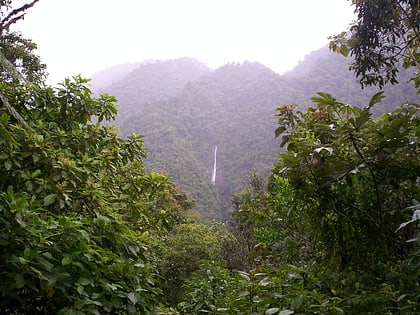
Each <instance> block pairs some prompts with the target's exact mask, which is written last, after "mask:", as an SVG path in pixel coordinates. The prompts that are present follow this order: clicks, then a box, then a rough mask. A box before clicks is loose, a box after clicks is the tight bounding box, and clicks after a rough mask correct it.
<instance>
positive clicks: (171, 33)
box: [14, 0, 354, 83]
mask: <svg viewBox="0 0 420 315" xmlns="http://www.w3.org/2000/svg"><path fill="white" fill-rule="evenodd" d="M350 3H351V1H348V0H317V1H315V0H147V1H146V0H118V1H117V0H40V1H39V2H38V3H37V4H36V5H35V6H34V7H33V8H32V9H30V10H29V11H28V12H27V15H26V17H25V20H24V21H23V22H19V23H18V24H16V26H15V28H14V29H15V30H17V29H19V30H20V31H22V33H23V34H24V35H25V37H27V38H31V39H33V40H34V41H35V42H36V43H37V44H38V53H39V55H40V56H41V58H42V60H43V62H44V63H46V64H47V67H48V72H49V73H50V82H51V83H56V82H57V81H60V80H62V79H63V78H64V77H68V76H71V75H74V74H82V75H84V76H90V75H92V74H93V73H95V72H97V71H99V70H101V69H105V68H108V67H110V66H112V65H116V64H120V63H125V62H136V61H142V60H144V59H173V58H180V57H185V56H187V57H193V58H195V59H197V60H199V61H201V62H203V63H205V64H207V65H208V66H210V67H212V68H217V67H219V66H221V65H223V64H226V63H228V62H235V61H243V60H249V61H258V62H260V63H262V64H264V65H266V66H267V67H269V68H271V69H273V70H274V71H276V72H278V73H280V74H281V73H283V72H284V71H287V70H290V69H292V68H293V67H294V66H295V65H296V64H297V63H298V62H299V60H302V59H303V57H304V56H305V55H307V54H309V53H310V52H311V51H313V50H316V49H318V48H320V47H322V46H323V45H325V44H327V43H328V39H327V38H328V36H330V35H333V34H337V33H340V32H341V31H344V30H346V29H347V27H348V25H349V23H350V22H351V21H352V20H353V19H354V13H353V7H352V6H351V4H350Z"/></svg>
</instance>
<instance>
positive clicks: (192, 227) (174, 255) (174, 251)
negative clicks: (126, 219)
mask: <svg viewBox="0 0 420 315" xmlns="http://www.w3.org/2000/svg"><path fill="white" fill-rule="evenodd" d="M229 238H230V235H229V233H228V232H227V230H226V228H225V227H224V226H223V225H222V224H221V223H213V224H210V225H209V224H203V223H182V224H179V225H177V226H176V227H175V228H174V229H173V231H172V232H171V233H170V234H169V235H168V236H167V238H166V239H165V240H164V244H163V246H161V248H160V250H159V254H158V256H159V259H158V263H157V265H158V270H159V274H160V275H161V276H162V277H163V279H162V281H161V284H160V285H159V286H160V287H161V288H162V290H163V293H164V296H165V299H166V302H167V303H169V305H172V306H175V305H176V304H177V303H178V302H180V301H181V300H182V298H183V289H182V287H183V285H184V282H185V280H186V279H188V278H189V277H190V276H191V275H192V273H193V272H194V271H196V270H197V269H198V268H199V266H200V263H201V262H202V261H204V260H209V259H211V258H214V259H220V256H221V254H222V247H223V244H224V242H226V241H227V240H229Z"/></svg>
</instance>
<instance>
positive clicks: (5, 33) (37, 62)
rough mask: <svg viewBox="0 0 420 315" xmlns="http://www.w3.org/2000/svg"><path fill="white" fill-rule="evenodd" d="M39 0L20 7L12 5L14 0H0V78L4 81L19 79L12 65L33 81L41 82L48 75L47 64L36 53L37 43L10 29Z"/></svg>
mask: <svg viewBox="0 0 420 315" xmlns="http://www.w3.org/2000/svg"><path fill="white" fill-rule="evenodd" d="M38 1H39V0H34V1H30V2H28V3H26V4H24V5H21V6H20V7H18V8H13V7H12V1H7V0H6V1H0V61H1V62H0V78H1V79H2V80H3V81H11V80H14V81H16V80H19V77H17V76H16V75H13V70H12V71H11V69H10V68H11V67H10V65H12V66H13V67H15V68H16V69H18V70H19V72H20V73H21V75H23V77H24V78H26V79H27V80H29V81H32V82H37V83H41V82H42V80H43V79H44V78H45V76H46V73H45V69H46V65H45V64H43V63H42V62H41V59H40V58H39V56H38V55H36V54H35V50H36V48H37V45H36V44H35V43H33V42H32V41H31V40H30V39H26V38H24V37H23V36H22V35H21V34H19V33H17V32H12V31H10V27H11V26H12V25H13V24H15V23H16V22H18V21H19V20H21V19H23V18H24V16H25V14H26V10H28V9H29V8H31V7H33V6H34V5H35V4H36V3H37V2H38Z"/></svg>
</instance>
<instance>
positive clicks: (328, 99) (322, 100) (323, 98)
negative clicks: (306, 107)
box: [311, 92, 336, 105]
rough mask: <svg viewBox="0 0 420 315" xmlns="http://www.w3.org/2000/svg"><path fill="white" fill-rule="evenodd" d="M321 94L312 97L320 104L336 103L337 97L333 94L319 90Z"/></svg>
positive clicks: (313, 100) (312, 99)
mask: <svg viewBox="0 0 420 315" xmlns="http://www.w3.org/2000/svg"><path fill="white" fill-rule="evenodd" d="M317 94H318V95H319V96H314V97H312V98H311V101H312V102H314V103H318V104H319V105H334V104H336V99H335V98H334V97H332V95H331V94H328V93H325V92H318V93H317Z"/></svg>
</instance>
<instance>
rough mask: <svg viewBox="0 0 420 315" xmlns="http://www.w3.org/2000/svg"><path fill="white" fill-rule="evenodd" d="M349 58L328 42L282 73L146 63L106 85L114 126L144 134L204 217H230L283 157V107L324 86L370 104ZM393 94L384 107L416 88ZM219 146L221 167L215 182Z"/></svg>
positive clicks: (245, 66)
mask: <svg viewBox="0 0 420 315" xmlns="http://www.w3.org/2000/svg"><path fill="white" fill-rule="evenodd" d="M349 62H350V61H349V60H348V59H346V58H344V57H342V56H340V55H337V54H334V53H331V52H330V51H329V50H328V48H327V47H324V49H322V50H319V51H316V52H313V53H312V54H310V55H308V56H307V58H305V60H303V61H302V62H301V63H300V64H298V65H297V66H296V71H295V72H293V71H291V72H288V73H286V74H284V75H279V74H277V73H276V72H274V71H273V70H271V69H270V68H268V67H266V66H264V65H262V64H260V63H258V62H250V61H244V62H241V63H228V64H226V65H224V66H222V67H219V68H217V69H215V70H212V69H210V68H208V67H207V66H205V65H204V64H203V63H200V62H199V61H197V60H195V59H192V58H182V59H174V60H169V61H161V62H158V63H150V64H148V65H141V64H140V65H139V66H138V67H137V68H136V69H133V70H132V71H131V72H129V73H127V74H126V76H125V77H123V78H122V79H121V80H120V81H118V82H113V83H112V84H110V85H109V86H108V87H107V88H106V87H105V88H104V89H106V92H107V93H109V94H113V95H115V96H116V97H117V99H118V102H119V106H120V108H119V114H118V116H117V119H116V121H115V124H116V126H117V127H119V128H120V129H121V131H122V133H123V135H128V134H130V133H132V132H135V133H138V134H142V135H144V142H145V146H146V147H147V148H148V151H147V153H148V158H147V159H146V167H147V168H148V169H149V170H155V171H160V172H163V173H165V174H168V175H169V176H170V177H171V178H172V179H173V180H174V182H175V183H176V184H177V185H179V186H180V188H181V189H183V190H185V191H186V192H188V193H189V195H190V196H191V197H192V199H194V200H196V207H195V209H196V210H197V212H199V213H200V214H202V215H203V216H204V217H206V218H210V219H211V218H220V217H222V218H223V217H226V215H227V212H228V209H229V207H230V199H231V197H232V194H234V193H238V192H240V191H241V190H243V189H244V188H246V186H247V181H248V177H249V176H250V175H251V174H252V173H253V172H258V173H260V174H261V176H263V177H266V176H268V174H269V172H270V170H271V169H272V164H273V163H274V162H275V161H276V159H277V156H278V154H279V152H280V148H279V142H280V141H279V139H276V138H275V137H274V130H275V129H276V127H277V118H276V116H275V115H276V108H277V107H278V106H279V105H281V104H290V103H298V104H301V105H302V106H301V107H300V108H301V109H304V108H306V107H307V106H310V105H311V102H310V98H311V97H312V96H314V95H315V94H316V92H318V91H325V92H328V93H331V94H332V95H333V96H335V97H337V99H338V100H340V101H344V102H349V103H353V104H356V105H360V106H363V104H367V102H368V100H369V98H370V97H371V96H372V95H373V94H374V93H376V92H377V90H375V89H374V88H371V89H366V90H364V91H361V90H360V86H359V84H358V82H357V80H356V79H355V78H354V76H353V74H352V73H350V72H349V71H347V72H346V70H347V69H348V64H349ZM389 91H391V92H389ZM407 91H409V92H407ZM388 92H389V93H390V94H391V101H390V102H388V103H386V102H384V103H383V105H380V107H379V109H382V110H386V108H389V107H390V106H394V107H395V106H397V105H396V104H398V105H399V104H401V103H402V102H403V101H405V100H407V99H406V97H407V98H409V97H411V96H410V95H412V94H413V93H412V91H411V92H410V89H409V88H408V87H406V86H404V88H401V87H396V88H394V87H390V88H389V89H388ZM386 94H387V93H386ZM414 95H415V93H414ZM398 100H401V102H399V101H398ZM398 102H399V103H398ZM216 144H217V145H218V165H219V166H218V173H217V174H218V177H217V178H216V182H215V184H214V185H213V183H212V182H211V172H212V166H213V152H214V146H215V145H216Z"/></svg>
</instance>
